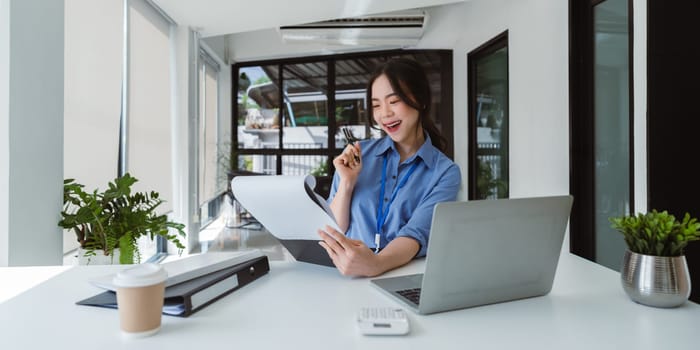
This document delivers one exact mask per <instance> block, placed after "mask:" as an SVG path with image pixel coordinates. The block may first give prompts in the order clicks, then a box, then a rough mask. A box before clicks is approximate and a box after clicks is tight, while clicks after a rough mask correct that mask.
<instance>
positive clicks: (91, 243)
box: [58, 173, 185, 264]
mask: <svg viewBox="0 0 700 350" xmlns="http://www.w3.org/2000/svg"><path fill="white" fill-rule="evenodd" d="M136 181H138V180H137V179H136V178H134V177H132V176H131V175H129V174H128V173H127V174H125V175H124V176H121V177H118V178H116V179H115V180H114V181H113V182H110V183H109V184H108V188H107V189H106V190H105V191H102V192H100V191H98V190H97V189H96V190H94V191H93V192H86V191H84V190H83V188H84V187H85V186H84V185H81V184H79V183H77V182H75V180H74V179H66V180H64V182H63V210H62V211H61V220H60V221H59V222H58V225H59V226H61V227H63V228H64V229H67V230H73V231H74V232H75V234H76V238H77V240H78V242H79V243H80V248H81V250H82V254H83V255H84V257H85V258H86V260H87V263H90V261H91V260H92V259H91V258H95V257H97V256H105V257H110V258H109V261H111V262H113V261H114V257H115V255H117V252H118V255H119V260H118V261H119V263H121V264H133V263H135V262H136V263H138V262H140V260H141V254H140V252H139V248H138V244H137V240H138V239H139V238H140V237H143V236H147V237H149V238H150V239H151V240H153V239H154V238H155V237H156V236H161V237H164V238H165V239H167V240H168V241H170V242H172V243H173V244H175V246H176V247H177V248H178V249H180V252H182V249H184V248H185V247H184V245H183V244H182V243H181V242H180V240H179V239H178V236H179V237H184V236H185V232H184V231H183V229H184V227H185V225H183V224H179V223H175V222H171V221H169V220H168V218H167V216H166V215H164V214H161V215H159V214H158V213H156V208H158V206H159V205H160V204H161V203H163V200H162V199H160V197H159V194H158V192H155V191H151V192H150V193H144V192H136V193H132V192H131V186H132V185H133V184H134V183H135V182H136ZM171 231H172V232H171ZM80 255H81V254H79V259H80V260H83V258H82V257H81V256H80Z"/></svg>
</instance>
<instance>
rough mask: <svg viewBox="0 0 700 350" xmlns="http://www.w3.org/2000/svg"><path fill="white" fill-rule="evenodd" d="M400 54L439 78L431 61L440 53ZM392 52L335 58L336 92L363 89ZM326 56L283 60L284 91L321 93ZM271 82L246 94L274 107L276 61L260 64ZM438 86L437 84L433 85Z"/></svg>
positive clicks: (431, 77) (434, 78) (324, 89)
mask: <svg viewBox="0 0 700 350" xmlns="http://www.w3.org/2000/svg"><path fill="white" fill-rule="evenodd" d="M400 55H401V56H402V57H407V58H412V59H414V60H416V61H418V62H420V63H421V64H422V65H423V67H424V68H425V70H426V73H427V75H428V80H429V81H431V82H439V81H440V79H439V75H440V70H439V67H438V66H435V63H433V62H440V61H439V56H437V54H436V53H431V52H410V51H409V52H406V53H400ZM389 57H393V56H375V57H358V58H342V59H336V60H335V84H336V87H335V90H336V92H340V91H345V90H358V89H365V87H366V84H367V81H368V80H369V78H370V75H371V74H372V72H373V71H374V69H375V67H377V66H378V65H380V64H381V63H382V62H384V61H385V60H386V59H387V58H389ZM328 62H329V61H328V60H327V59H323V58H321V59H318V60H315V61H310V62H303V63H286V64H284V65H283V74H284V75H283V79H284V88H285V91H286V95H287V96H289V95H294V94H304V93H312V92H317V93H322V94H323V95H325V94H326V93H327V91H328V86H327V84H328V67H327V65H328ZM261 68H262V70H263V71H264V72H265V74H266V75H267V76H268V77H269V78H270V80H271V82H269V83H264V84H258V85H253V86H251V87H250V88H249V90H248V95H249V96H250V97H251V98H252V99H253V100H255V101H256V102H257V103H258V104H259V105H260V106H261V107H263V108H274V107H277V106H279V97H278V89H279V88H278V80H279V78H278V77H279V68H280V65H279V64H270V65H263V66H261ZM432 88H433V89H439V86H433V87H432Z"/></svg>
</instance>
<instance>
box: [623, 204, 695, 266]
mask: <svg viewBox="0 0 700 350" xmlns="http://www.w3.org/2000/svg"><path fill="white" fill-rule="evenodd" d="M610 222H611V223H612V225H611V227H612V228H614V229H615V230H617V231H619V232H620V233H622V235H623V236H624V237H625V242H626V243H627V247H628V248H629V250H631V251H633V252H635V253H638V254H645V255H655V256H681V255H683V248H685V247H686V246H687V245H688V243H690V242H692V241H697V240H700V223H698V222H697V219H696V218H691V217H690V214H689V213H685V216H684V217H683V220H681V221H678V220H676V218H675V217H674V216H673V215H671V214H669V213H668V212H667V211H662V212H658V211H656V210H652V211H651V212H648V213H646V214H642V213H639V214H637V215H636V216H634V215H630V216H621V217H613V218H610Z"/></svg>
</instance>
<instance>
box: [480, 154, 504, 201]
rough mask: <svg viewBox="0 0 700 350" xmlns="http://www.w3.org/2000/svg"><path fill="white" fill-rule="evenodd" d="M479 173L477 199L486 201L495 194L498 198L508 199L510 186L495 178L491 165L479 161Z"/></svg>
mask: <svg viewBox="0 0 700 350" xmlns="http://www.w3.org/2000/svg"><path fill="white" fill-rule="evenodd" d="M477 171H478V173H477V177H476V190H477V191H476V192H477V193H476V197H477V199H486V198H488V197H489V196H491V195H493V194H496V196H497V198H504V197H506V193H507V191H508V184H507V183H506V182H504V181H503V180H501V179H497V178H494V176H493V171H492V168H491V164H489V163H488V162H485V161H483V160H479V167H478V169H477Z"/></svg>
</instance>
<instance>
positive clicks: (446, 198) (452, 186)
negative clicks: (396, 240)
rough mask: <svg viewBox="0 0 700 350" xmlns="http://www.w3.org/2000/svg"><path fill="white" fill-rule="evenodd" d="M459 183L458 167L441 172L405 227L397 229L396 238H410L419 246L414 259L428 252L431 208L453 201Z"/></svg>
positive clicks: (460, 176)
mask: <svg viewBox="0 0 700 350" xmlns="http://www.w3.org/2000/svg"><path fill="white" fill-rule="evenodd" d="M461 183H462V175H461V172H460V170H459V166H457V165H456V164H454V163H453V164H452V165H451V166H450V167H448V168H447V169H446V170H445V172H443V174H442V176H441V177H440V179H438V181H437V184H436V185H435V187H433V189H432V190H431V191H430V192H429V193H428V195H427V196H425V197H424V198H423V200H421V202H420V203H419V204H418V206H417V207H416V209H415V211H414V212H413V215H411V218H410V219H409V220H408V222H407V223H406V225H404V226H403V227H402V228H400V229H399V232H398V233H397V234H396V237H410V238H413V239H415V240H416V241H417V242H418V244H419V245H420V249H419V250H418V253H417V254H416V257H422V256H425V254H426V253H427V251H428V238H429V236H430V225H431V224H432V220H433V208H434V207H435V205H436V204H437V203H440V202H450V201H455V200H456V199H457V192H458V191H459V187H460V185H461Z"/></svg>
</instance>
